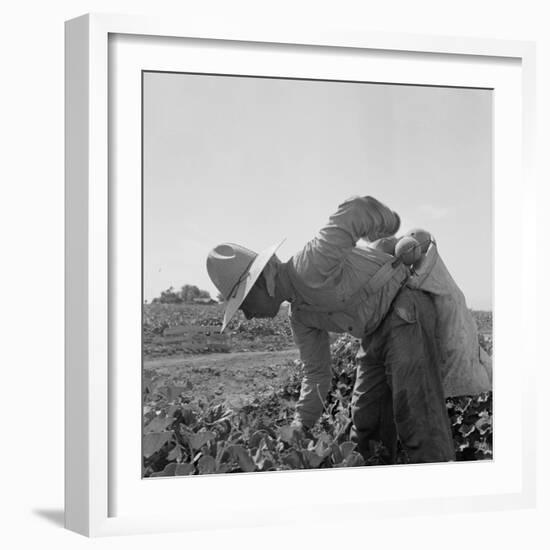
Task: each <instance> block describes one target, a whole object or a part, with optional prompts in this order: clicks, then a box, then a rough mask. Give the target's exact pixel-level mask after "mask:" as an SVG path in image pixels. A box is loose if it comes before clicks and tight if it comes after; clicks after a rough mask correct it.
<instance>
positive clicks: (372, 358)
mask: <svg viewBox="0 0 550 550" xmlns="http://www.w3.org/2000/svg"><path fill="white" fill-rule="evenodd" d="M435 323H436V316H435V310H434V306H433V303H432V300H431V298H430V297H429V295H427V294H426V293H424V292H422V291H420V290H411V289H409V288H407V287H403V289H402V290H401V291H400V292H399V294H398V295H397V297H396V298H395V300H394V302H393V304H392V307H391V308H390V311H389V312H388V315H387V316H386V317H385V318H384V320H383V321H382V323H381V325H380V326H379V327H378V328H377V329H376V331H375V332H374V333H372V334H371V335H370V336H367V337H365V338H364V339H363V341H362V345H361V348H360V350H359V352H358V354H357V359H358V361H357V380H356V383H355V387H354V391H353V397H352V419H353V428H352V433H351V437H352V441H354V442H355V443H356V444H357V446H358V451H359V452H360V453H361V454H362V455H363V456H364V457H365V458H368V457H369V456H370V455H371V452H372V448H373V445H372V444H371V442H374V441H382V443H384V446H385V447H386V449H387V450H388V451H389V462H390V463H393V462H395V459H396V450H397V440H398V438H399V441H400V444H401V446H402V448H403V450H404V451H405V452H406V454H407V455H408V460H409V461H410V462H412V463H417V462H444V461H449V460H454V458H455V452H454V444H453V438H452V434H451V427H450V422H449V418H448V415H447V409H446V406H445V397H444V394H443V386H442V383H441V374H440V364H441V359H440V356H439V351H438V347H437V342H436V335H435Z"/></svg>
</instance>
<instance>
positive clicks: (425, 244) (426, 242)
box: [407, 229, 432, 254]
mask: <svg viewBox="0 0 550 550" xmlns="http://www.w3.org/2000/svg"><path fill="white" fill-rule="evenodd" d="M407 237H413V238H415V239H416V240H417V241H418V242H419V243H420V251H421V252H422V254H426V252H428V248H429V246H430V242H431V241H432V235H431V234H430V233H428V231H426V230H425V229H411V230H410V231H409V232H408V233H407Z"/></svg>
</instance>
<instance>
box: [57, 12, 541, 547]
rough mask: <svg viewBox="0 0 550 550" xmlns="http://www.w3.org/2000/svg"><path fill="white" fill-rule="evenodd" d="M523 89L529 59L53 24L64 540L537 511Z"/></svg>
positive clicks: (475, 48)
mask: <svg viewBox="0 0 550 550" xmlns="http://www.w3.org/2000/svg"><path fill="white" fill-rule="evenodd" d="M533 73H534V46H533V44H531V43H526V42H511V41H499V40H481V39H473V38H469V39H466V38H464V39H462V38H460V39H458V38H450V37H433V36H419V35H406V36H405V35H397V34H396V35H390V34H380V33H372V32H367V31H365V32H364V33H361V34H357V33H336V32H324V33H323V32H319V33H313V32H311V31H307V30H304V31H303V32H300V33H297V34H296V33H294V32H290V31H285V30H283V29H270V28H269V27H268V26H267V27H265V28H260V27H255V28H253V29H240V30H239V31H238V32H237V31H235V30H233V29H229V28H228V29H219V28H215V29H208V28H195V27H193V26H192V25H190V24H186V23H181V24H180V23H177V22H174V21H171V20H170V19H151V18H140V17H131V16H111V15H86V16H83V17H80V18H77V19H74V20H71V21H68V22H67V23H66V201H67V202H66V266H67V279H66V526H67V528H69V529H71V530H74V531H76V532H79V533H82V534H85V535H88V536H101V535H110V534H125V533H128V534H136V533H147V532H158V531H182V530H191V529H195V530H196V529H209V528H215V527H224V526H225V527H229V526H254V525H260V524H269V523H273V524H279V525H282V524H285V523H289V522H293V521H296V518H300V521H313V522H319V521H323V519H324V518H328V517H329V514H330V519H332V520H338V519H341V520H344V519H345V520H353V521H361V518H364V517H365V515H366V514H368V515H370V516H371V517H372V516H373V515H374V516H395V517H399V516H405V515H410V514H419V513H429V514H435V513H441V512H442V511H446V512H452V511H462V510H463V511H477V510H479V511H482V510H496V509H510V508H520V507H528V506H532V505H533V504H534V499H535V468H534V462H535V453H536V446H535V438H534V431H533V427H532V422H531V418H532V417H533V415H534V411H535V403H534V396H535V394H534V388H535V380H534V365H535V364H536V360H535V357H534V350H533V348H532V347H531V346H529V338H528V335H529V330H530V328H529V326H530V320H531V319H532V318H534V316H535V314H534V303H535V302H536V296H535V291H534V289H533V288H532V286H531V285H530V281H529V269H530V267H529V266H532V265H534V262H535V250H534V247H533V245H532V243H531V242H530V240H529V237H528V236H529V234H531V233H532V232H534V227H535V224H536V220H535V215H534V211H535V204H536V188H535V185H534V182H533V180H532V178H531V172H530V170H531V164H532V161H531V157H532V154H533V153H532V151H533V144H532V139H533V122H534V117H535V110H534V109H535V107H534V74H533ZM510 289H513V290H514V292H511V291H510ZM518 332H519V333H520V334H522V335H523V336H524V337H518ZM518 365H521V368H518ZM432 367H433V368H432ZM347 488H349V489H347ZM351 488H353V490H351ZM290 495H293V497H292V498H289V496H290ZM302 499H303V502H302V501H301V500H302ZM327 499H328V500H329V501H331V502H333V501H337V502H338V503H339V506H338V507H336V509H335V507H333V506H327ZM151 503H155V504H154V506H152V505H151ZM305 503H307V506H305Z"/></svg>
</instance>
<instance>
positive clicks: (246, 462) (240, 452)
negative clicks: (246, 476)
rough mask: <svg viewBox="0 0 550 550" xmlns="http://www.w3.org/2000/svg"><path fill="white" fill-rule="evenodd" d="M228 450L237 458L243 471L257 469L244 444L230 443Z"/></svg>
mask: <svg viewBox="0 0 550 550" xmlns="http://www.w3.org/2000/svg"><path fill="white" fill-rule="evenodd" d="M227 452H228V453H230V454H231V456H232V457H233V458H234V459H235V460H237V462H238V463H239V466H240V467H241V470H242V471H243V472H253V471H254V470H255V469H256V465H255V464H254V461H253V460H252V457H251V456H250V453H249V452H248V451H247V450H246V449H245V448H244V447H243V446H242V445H230V446H229V447H227Z"/></svg>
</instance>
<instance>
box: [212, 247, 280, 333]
mask: <svg viewBox="0 0 550 550" xmlns="http://www.w3.org/2000/svg"><path fill="white" fill-rule="evenodd" d="M285 240H286V239H283V240H282V241H281V242H279V243H276V244H274V245H272V246H270V247H269V248H266V249H265V250H263V251H262V252H260V253H259V254H258V255H257V256H256V257H255V258H254V260H253V261H252V263H251V264H250V267H249V268H248V273H247V274H246V277H244V279H243V280H242V281H241V283H240V284H239V286H238V287H237V288H236V289H235V290H234V291H233V294H232V295H231V296H230V297H229V298H228V299H227V301H226V303H225V312H224V315H223V324H222V329H221V331H220V332H223V331H224V330H225V327H226V326H227V324H228V323H229V321H231V319H232V318H233V316H234V315H235V313H237V310H238V309H239V307H240V306H241V304H242V303H243V302H244V299H245V298H246V296H247V295H248V293H249V292H250V291H251V290H252V287H253V286H254V284H255V283H256V281H257V280H258V277H259V276H260V274H261V272H262V271H263V269H264V267H265V266H266V265H267V262H269V260H270V259H271V257H272V256H273V254H275V252H277V250H278V249H279V248H280V246H281V245H282V244H283V243H284V242H285Z"/></svg>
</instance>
